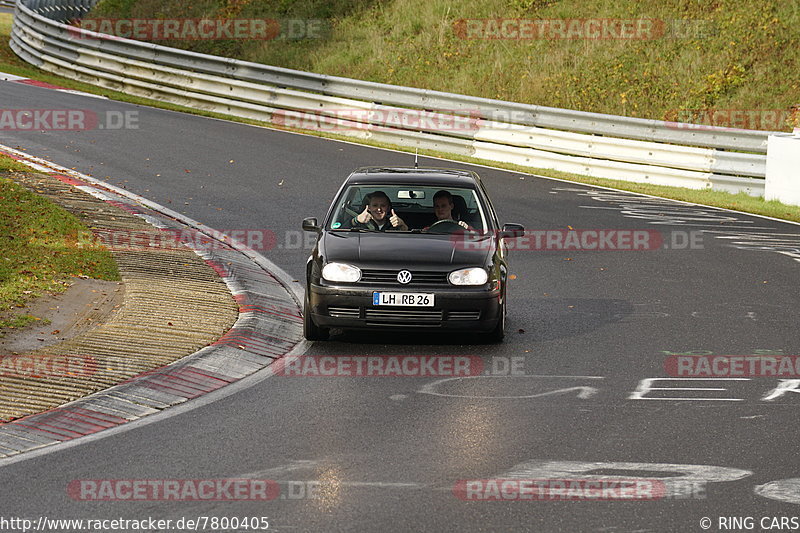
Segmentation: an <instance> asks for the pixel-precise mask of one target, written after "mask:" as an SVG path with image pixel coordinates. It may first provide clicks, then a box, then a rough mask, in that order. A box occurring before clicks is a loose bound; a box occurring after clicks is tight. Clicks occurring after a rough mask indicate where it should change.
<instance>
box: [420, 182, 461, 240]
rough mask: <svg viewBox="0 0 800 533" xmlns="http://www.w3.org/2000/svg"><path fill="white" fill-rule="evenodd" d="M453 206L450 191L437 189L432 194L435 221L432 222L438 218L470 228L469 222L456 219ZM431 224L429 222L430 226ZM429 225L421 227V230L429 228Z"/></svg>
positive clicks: (437, 220) (438, 219)
mask: <svg viewBox="0 0 800 533" xmlns="http://www.w3.org/2000/svg"><path fill="white" fill-rule="evenodd" d="M453 207H455V206H454V204H453V195H452V194H450V191H445V190H441V191H437V192H436V194H434V195H433V212H434V214H435V215H436V221H435V222H434V223H433V224H436V222H439V221H440V220H451V221H453V223H455V224H458V225H459V226H461V227H462V228H464V229H471V228H470V227H469V224H467V223H466V222H464V221H463V220H456V218H455V215H453ZM433 224H431V226H432V225H433ZM431 226H428V227H426V228H423V231H424V230H427V229H429V228H430V227H431Z"/></svg>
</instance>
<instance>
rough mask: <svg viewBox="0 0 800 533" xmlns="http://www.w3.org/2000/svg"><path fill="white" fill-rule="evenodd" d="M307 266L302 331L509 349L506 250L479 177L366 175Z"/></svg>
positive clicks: (352, 181) (434, 172)
mask: <svg viewBox="0 0 800 533" xmlns="http://www.w3.org/2000/svg"><path fill="white" fill-rule="evenodd" d="M303 229H304V230H306V231H314V232H317V233H318V234H319V237H318V239H317V243H316V246H315V248H314V251H313V252H312V254H311V256H310V257H309V258H308V265H307V269H306V297H305V304H304V310H303V319H304V321H303V326H304V328H303V329H304V333H305V336H306V338H307V339H309V340H324V339H327V337H328V331H329V329H330V328H343V329H396V330H400V329H427V330H441V331H456V330H462V331H470V332H481V333H485V334H486V335H488V336H489V338H490V339H491V340H494V341H498V342H499V341H501V340H502V339H503V331H504V327H505V316H506V278H507V273H508V266H507V262H506V258H507V248H506V245H505V243H504V241H503V239H506V238H514V237H517V236H520V235H522V233H523V227H522V226H521V225H519V224H506V225H505V226H503V227H502V228H501V227H500V225H499V223H498V220H497V215H496V214H495V211H494V208H493V207H492V203H491V202H490V200H489V197H488V195H487V194H486V190H485V188H484V186H483V184H482V183H481V180H480V178H479V177H478V175H477V174H476V173H474V172H470V171H466V170H453V169H435V168H426V169H422V168H373V167H368V168H360V169H358V170H356V171H355V172H353V173H352V174H351V175H350V176H349V177H348V178H347V179H346V180H345V182H344V184H343V185H342V187H341V188H340V189H339V192H338V193H337V194H336V198H335V199H334V201H333V203H332V204H331V206H330V208H329V209H328V214H327V215H326V217H325V220H324V222H323V224H322V225H319V223H318V221H317V219H316V218H306V219H305V220H303Z"/></svg>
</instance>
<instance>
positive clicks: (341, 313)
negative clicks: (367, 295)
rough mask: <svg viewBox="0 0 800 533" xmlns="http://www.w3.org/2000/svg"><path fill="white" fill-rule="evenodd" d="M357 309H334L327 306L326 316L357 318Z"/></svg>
mask: <svg viewBox="0 0 800 533" xmlns="http://www.w3.org/2000/svg"><path fill="white" fill-rule="evenodd" d="M359 312H360V311H359V308H358V307H334V306H332V305H329V306H328V316H332V317H334V318H359Z"/></svg>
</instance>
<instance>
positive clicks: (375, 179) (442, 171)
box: [346, 167, 480, 188]
mask: <svg viewBox="0 0 800 533" xmlns="http://www.w3.org/2000/svg"><path fill="white" fill-rule="evenodd" d="M478 181H480V178H479V177H478V175H477V174H475V173H474V172H472V171H469V170H460V169H455V168H430V167H429V168H407V167H362V168H359V169H357V170H355V171H353V173H352V174H350V176H348V178H347V180H346V183H347V184H348V185H357V184H365V185H373V184H374V185H379V184H380V185H402V184H414V185H431V186H443V187H467V188H474V187H475V186H476V182H478Z"/></svg>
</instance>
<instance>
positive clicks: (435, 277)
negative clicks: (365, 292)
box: [359, 269, 449, 287]
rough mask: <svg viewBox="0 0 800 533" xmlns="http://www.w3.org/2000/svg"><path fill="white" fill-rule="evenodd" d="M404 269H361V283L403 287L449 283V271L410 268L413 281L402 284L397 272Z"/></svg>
mask: <svg viewBox="0 0 800 533" xmlns="http://www.w3.org/2000/svg"><path fill="white" fill-rule="evenodd" d="M400 270H403V269H397V270H376V269H366V270H362V271H361V280H360V281H359V283H361V284H367V283H369V284H380V285H397V286H402V287H414V286H422V285H449V282H448V281H447V274H448V273H447V272H436V271H426V270H410V271H409V272H411V282H410V283H407V284H402V283H400V282H399V281H397V273H398V272H400Z"/></svg>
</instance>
